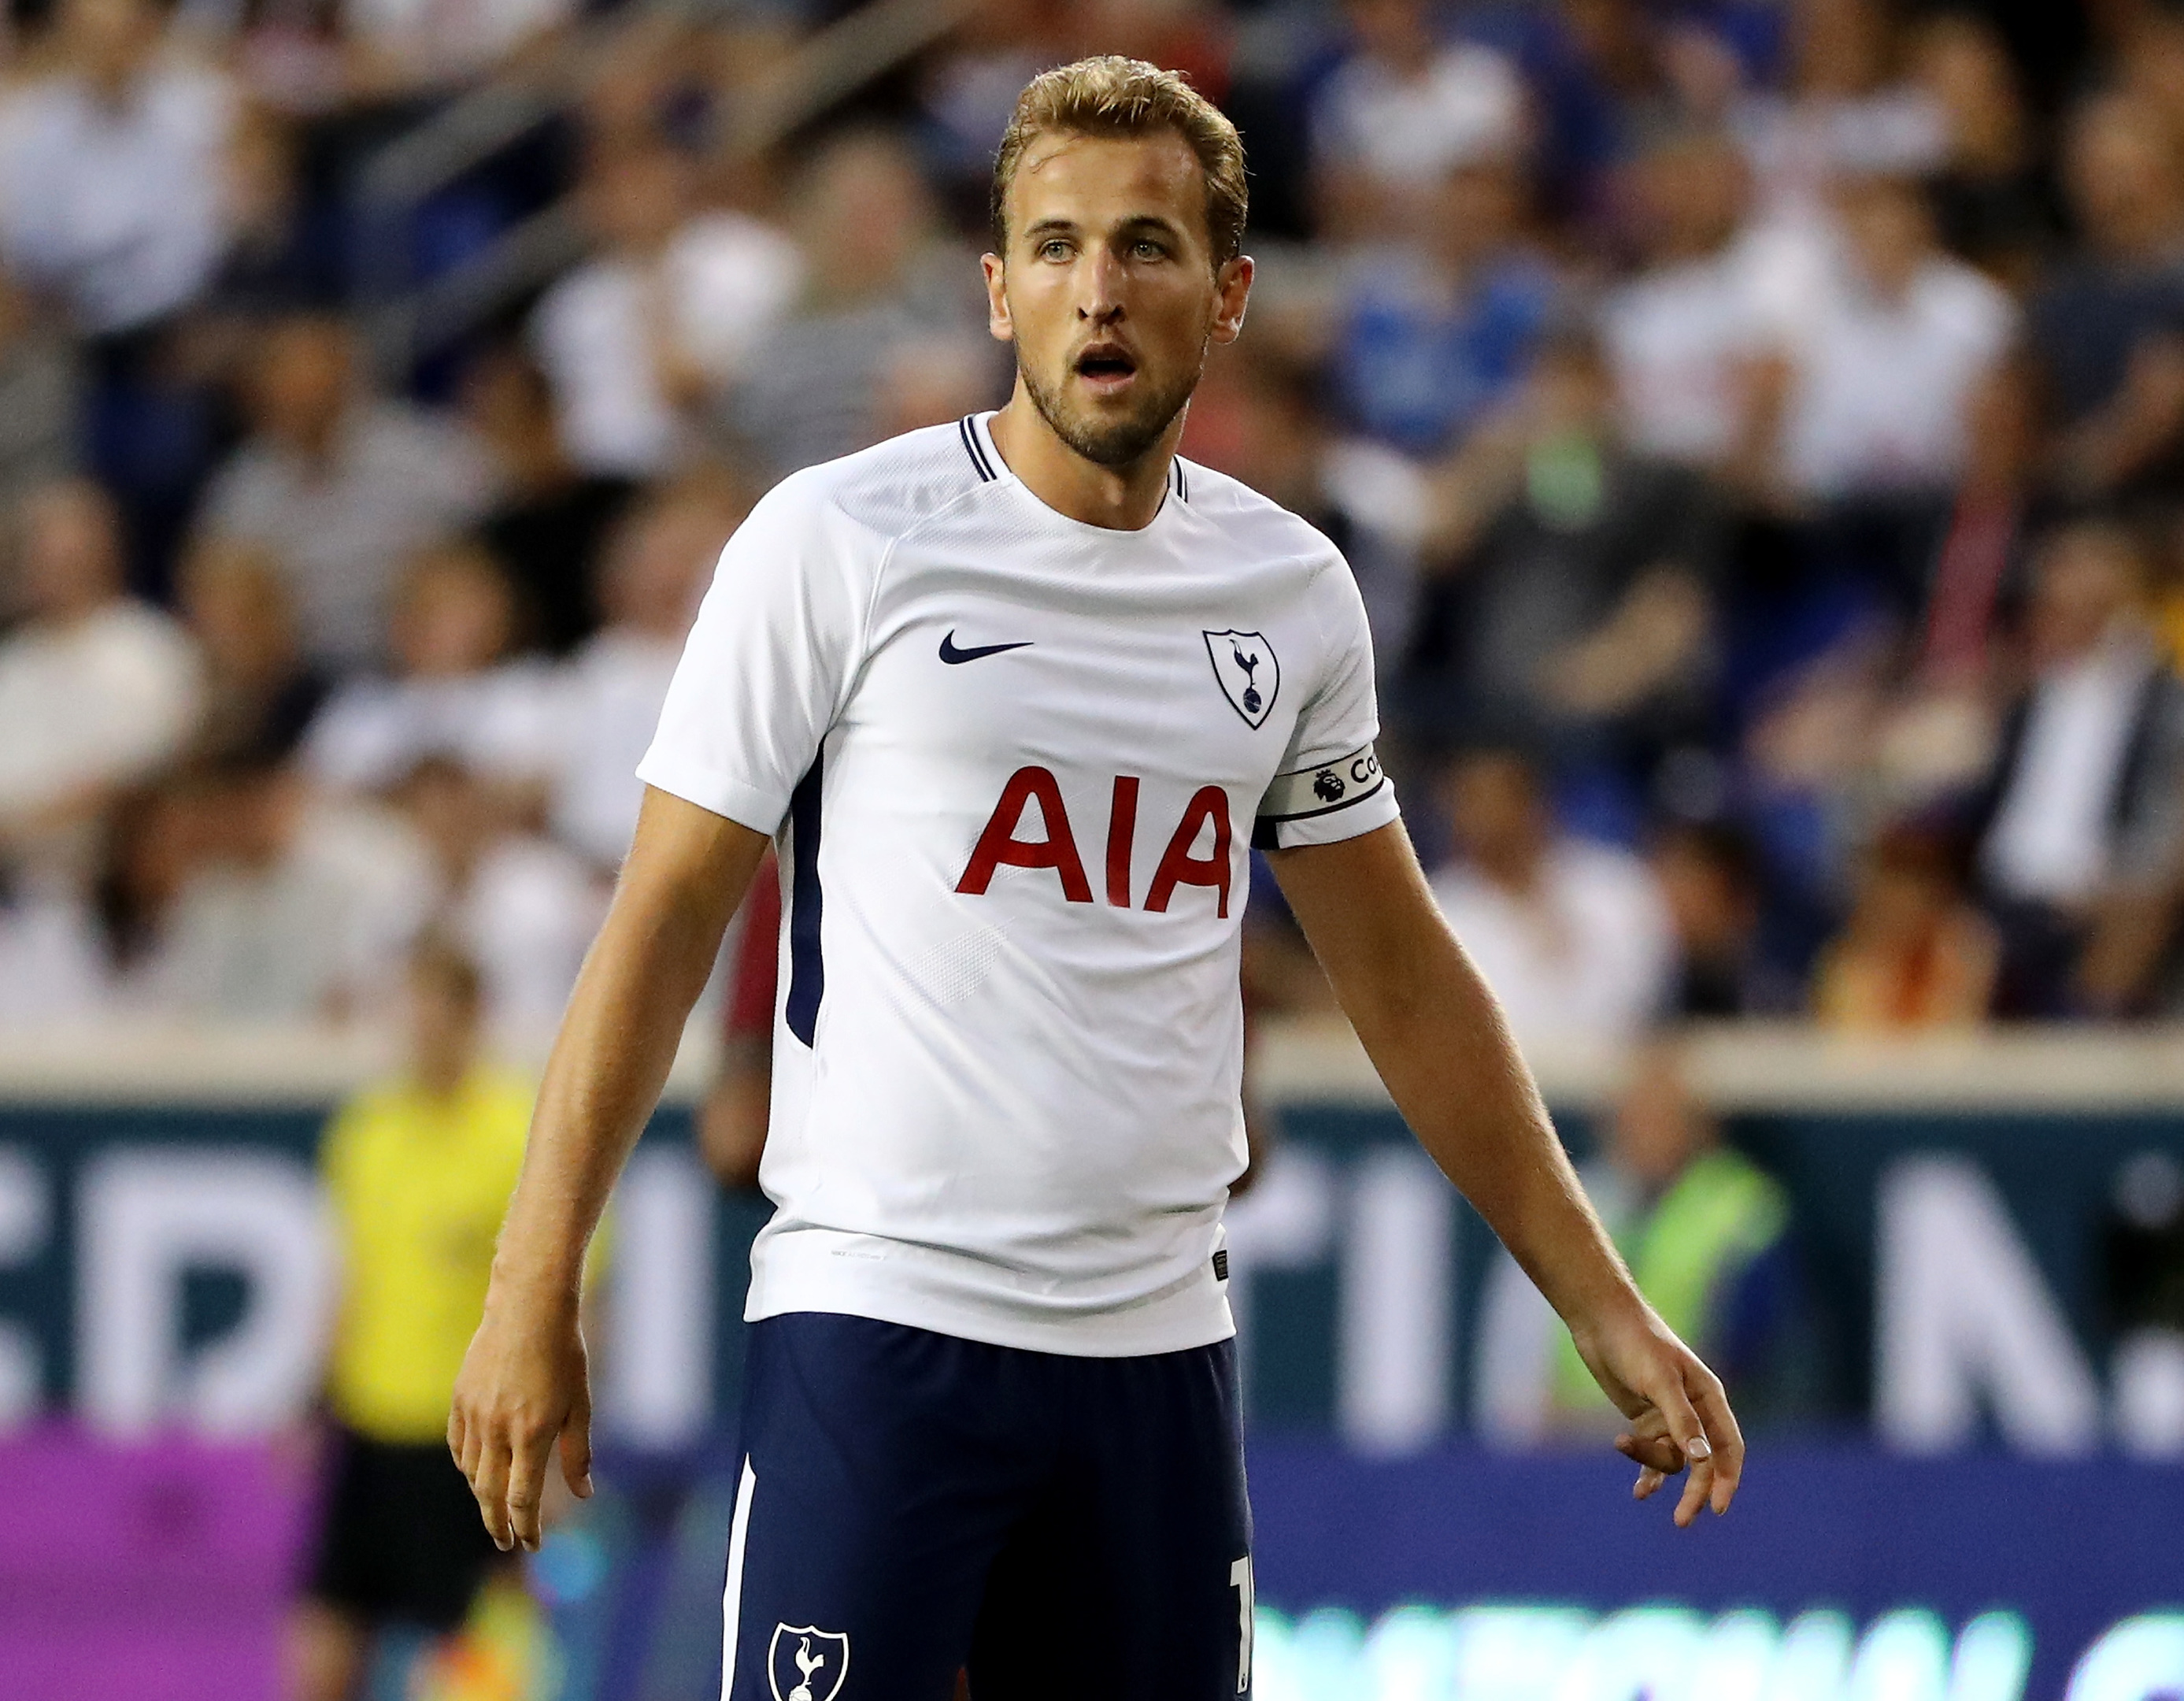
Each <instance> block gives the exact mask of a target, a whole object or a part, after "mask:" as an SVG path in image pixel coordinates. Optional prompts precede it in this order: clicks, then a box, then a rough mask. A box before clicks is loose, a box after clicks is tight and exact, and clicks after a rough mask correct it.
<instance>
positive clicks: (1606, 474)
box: [1404, 334, 1721, 779]
mask: <svg viewBox="0 0 2184 1701" xmlns="http://www.w3.org/2000/svg"><path fill="white" fill-rule="evenodd" d="M1443 484H1444V487H1445V489H1446V493H1447V514H1448V519H1447V521H1446V526H1445V527H1444V533H1445V535H1444V537H1443V538H1442V540H1441V544H1440V547H1441V549H1443V550H1445V551H1446V557H1447V559H1448V563H1449V564H1448V566H1446V569H1445V570H1444V571H1443V572H1441V573H1440V574H1439V575H1438V576H1437V577H1435V578H1434V579H1433V580H1432V581H1431V582H1429V585H1428V587H1427V591H1426V600H1425V608H1424V613H1423V616H1422V618H1421V621H1420V624H1419V628H1418V636H1417V639H1416V642H1415V644H1414V648H1413V651H1412V672H1411V675H1410V678H1408V679H1407V681H1406V682H1405V693H1404V695H1405V700H1406V702H1407V705H1408V706H1409V708H1410V709H1411V711H1412V713H1414V714H1415V715H1416V716H1417V717H1418V718H1419V719H1420V721H1421V722H1422V723H1423V724H1424V726H1426V727H1428V728H1431V729H1433V730H1435V731H1438V732H1439V733H1441V734H1442V735H1443V736H1444V737H1455V738H1457V739H1482V738H1484V739H1516V740H1518V741H1519V742H1522V743H1526V744H1531V745H1540V746H1542V747H1544V748H1546V749H1548V750H1552V752H1553V754H1554V755H1555V756H1557V759H1558V760H1559V761H1562V762H1563V763H1566V764H1567V763H1573V762H1575V763H1584V764H1587V765H1592V766H1597V767H1602V768H1603V769H1604V770H1605V771H1607V772H1613V773H1614V774H1617V775H1619V776H1625V777H1629V778H1637V779H1642V778H1644V777H1645V776H1646V775H1647V774H1648V773H1650V771H1651V768H1652V765H1653V764H1654V763H1655V762H1656V761H1658V757H1659V756H1660V754H1661V753H1662V752H1663V750H1666V749H1668V748H1669V746H1670V745H1673V744H1674V743H1675V742H1676V741H1677V740H1679V739H1684V738H1686V737H1696V736H1697V733H1698V730H1699V727H1700V722H1701V719H1702V714H1703V711H1704V709H1705V707H1706V705H1707V698H1706V685H1707V661H1708V656H1707V650H1708V640H1709V637H1710V634H1711V628H1712V625H1713V607H1712V601H1711V586H1712V583H1713V579H1714V577H1715V576H1716V572H1717V568H1718V565H1719V555H1720V550H1721V538H1720V535H1719V533H1720V527H1719V516H1718V514H1717V512H1716V511H1715V506H1714V504H1713V502H1712V501H1711V500H1710V499H1709V494H1708V490H1707V488H1706V487H1705V486H1704V485H1703V483H1702V482H1700V481H1699V480H1698V479H1697V477H1695V476H1694V475H1693V474H1691V472H1690V471H1686V470H1685V469H1683V468H1680V467H1677V466H1673V465H1671V464H1670V463H1668V462H1665V461H1661V460H1652V459H1649V458H1646V457H1644V456H1641V455H1633V454H1631V453H1630V451H1629V450H1628V449H1626V448H1625V447H1624V444H1623V443H1622V441H1621V440H1620V438H1619V433H1618V432H1617V431H1616V429H1615V426H1614V422H1613V384H1612V378H1611V375H1610V372H1609V370H1608V368H1607V364H1606V362H1605V360H1604V359H1603V357H1602V353H1601V351H1600V349H1599V347H1598V345H1597V344H1596V343H1594V342H1593V341H1592V339H1591V338H1590V337H1585V336H1582V335H1576V334H1563V335H1558V336H1557V337H1553V338H1552V339H1551V340H1550V341H1549V342H1548V343H1546V344H1545V345H1544V346H1543V347H1542V348H1541V351H1540V354H1539V356H1538V358H1537V360H1536V361H1535V363H1534V365H1533V368H1532V370H1531V372H1530V374H1529V376H1528V377H1527V378H1526V380H1525V383H1524V389H1523V392H1522V393H1521V395H1520V396H1519V398H1518V402H1517V404H1516V405H1515V407H1514V408H1513V410H1512V411H1511V413H1510V415H1509V416H1508V417H1507V418H1506V419H1505V420H1503V421H1500V422H1498V423H1497V424H1496V426H1494V427H1488V428H1486V429H1485V430H1483V431H1482V432H1480V434H1479V436H1478V437H1477V438H1474V442H1473V443H1472V445H1471V447H1470V448H1469V449H1467V450H1466V452H1465V453H1464V454H1463V455H1460V456H1458V457H1457V459H1456V460H1455V461H1454V462H1453V463H1451V466H1449V468H1448V469H1447V470H1446V474H1445V476H1444V478H1443Z"/></svg>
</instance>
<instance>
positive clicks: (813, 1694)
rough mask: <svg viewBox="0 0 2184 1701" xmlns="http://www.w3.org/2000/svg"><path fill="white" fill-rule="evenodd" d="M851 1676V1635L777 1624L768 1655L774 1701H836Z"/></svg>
mask: <svg viewBox="0 0 2184 1701" xmlns="http://www.w3.org/2000/svg"><path fill="white" fill-rule="evenodd" d="M849 1675H850V1633H849V1632H848V1631H841V1630H819V1629H816V1628H815V1627H814V1626H811V1625H808V1624H804V1625H797V1624H777V1625H776V1626H774V1627H773V1641H772V1643H771V1644H770V1645H769V1646H768V1647H767V1648H766V1683H767V1685H768V1686H769V1687H771V1688H772V1691H773V1701H834V1698H835V1697H836V1696H837V1695H839V1694H840V1693H842V1681H843V1679H844V1678H846V1677H847V1676H849Z"/></svg>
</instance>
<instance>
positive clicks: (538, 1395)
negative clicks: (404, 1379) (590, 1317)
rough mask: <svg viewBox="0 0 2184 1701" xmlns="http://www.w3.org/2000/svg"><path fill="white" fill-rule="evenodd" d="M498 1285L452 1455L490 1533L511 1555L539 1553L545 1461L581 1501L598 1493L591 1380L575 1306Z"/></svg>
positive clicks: (466, 1386)
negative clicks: (552, 1457)
mask: <svg viewBox="0 0 2184 1701" xmlns="http://www.w3.org/2000/svg"><path fill="white" fill-rule="evenodd" d="M501 1290H502V1285H501V1283H500V1282H499V1281H498V1280H496V1281H495V1282H494V1284H493V1291H492V1292H490V1293H488V1294H487V1297H486V1303H485V1319H484V1320H483V1321H482V1323H480V1324H479V1325H478V1330H477V1333H476V1335H474V1336H471V1345H470V1351H469V1352H466V1353H465V1354H464V1355H463V1368H462V1370H461V1372H460V1375H457V1376H456V1378H455V1398H454V1409H453V1411H452V1412H450V1413H449V1414H448V1450H449V1451H450V1452H451V1453H454V1456H455V1463H456V1464H459V1465H460V1466H461V1467H462V1471H463V1475H465V1477H467V1478H468V1479H469V1480H470V1485H471V1493H472V1494H474V1495H476V1497H477V1503H478V1513H479V1515H480V1516H481V1517H482V1518H483V1519H484V1520H485V1527H486V1531H487V1533H488V1534H489V1535H491V1536H492V1537H493V1542H494V1545H495V1546H497V1547H498V1548H499V1549H500V1550H501V1552H503V1553H508V1552H510V1550H511V1549H513V1548H517V1547H521V1548H522V1549H523V1550H524V1551H525V1552H526V1553H537V1552H538V1540H539V1524H540V1520H539V1504H540V1503H541V1501H543V1498H544V1497H545V1492H546V1470H547V1455H548V1454H549V1453H551V1452H553V1451H554V1445H555V1443H556V1442H559V1443H560V1455H561V1475H562V1476H563V1477H564V1478H565V1479H566V1481H567V1482H568V1485H569V1489H570V1492H571V1493H573V1494H575V1495H576V1496H577V1497H578V1498H579V1499H585V1498H588V1497H590V1495H591V1492H592V1396H591V1376H590V1372H589V1369H588V1366H587V1364H586V1360H585V1356H584V1338H583V1335H582V1330H580V1329H579V1328H578V1326H577V1298H576V1296H575V1295H574V1294H571V1295H568V1296H567V1297H553V1298H541V1297H537V1296H534V1295H529V1294H524V1293H521V1292H520V1291H517V1292H504V1291H501Z"/></svg>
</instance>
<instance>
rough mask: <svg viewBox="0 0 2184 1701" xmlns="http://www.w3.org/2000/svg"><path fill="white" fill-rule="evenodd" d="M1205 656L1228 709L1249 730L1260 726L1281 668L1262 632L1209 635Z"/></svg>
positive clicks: (1277, 689) (1276, 689)
mask: <svg viewBox="0 0 2184 1701" xmlns="http://www.w3.org/2000/svg"><path fill="white" fill-rule="evenodd" d="M1205 636H1206V655H1207V656H1208V657H1209V658H1210V659H1211V660H1212V663H1213V677H1214V678H1216V679H1217V680H1219V681H1220V682H1221V692H1222V694H1223V696H1225V697H1227V698H1228V700H1229V707H1230V708H1232V709H1234V711H1236V712H1237V713H1238V714H1240V715H1241V716H1242V717H1244V723H1245V725H1246V726H1250V727H1259V726H1263V725H1264V724H1265V723H1266V719H1267V717H1268V716H1269V715H1271V714H1273V711H1274V699H1275V697H1276V696H1278V695H1279V694H1280V692H1281V689H1282V664H1281V661H1279V658H1278V657H1276V655H1274V646H1273V644H1269V643H1268V642H1267V635H1266V633H1263V632H1209V633H1206V635H1205Z"/></svg>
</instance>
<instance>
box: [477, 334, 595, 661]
mask: <svg viewBox="0 0 2184 1701" xmlns="http://www.w3.org/2000/svg"><path fill="white" fill-rule="evenodd" d="M463 411H464V415H465V418H466V419H467V420H468V421H469V424H470V427H471V430H472V431H473V432H475V433H476V436H477V439H478V441H479V442H480V443H482V444H483V445H484V446H485V449H486V451H487V454H488V455H491V456H492V457H493V465H494V467H495V470H496V471H498V472H499V475H500V500H499V504H498V505H496V506H495V507H494V509H493V511H492V512H491V513H490V514H488V515H487V516H486V517H485V520H484V521H483V522H482V523H481V524H480V526H479V527H478V532H477V535H478V539H479V541H480V542H481V543H482V544H484V545H485V546H486V548H487V549H489V550H491V551H492V552H493V556H494V558H495V559H496V560H499V562H500V564H501V566H503V567H504V568H505V569H506V570H507V572H508V575H509V577H510V579H511V580H513V581H514V583H515V588H516V594H517V597H518V599H519V600H520V602H521V615H522V618H521V625H522V628H523V633H524V637H525V639H526V641H527V643H528V644H535V645H536V646H537V647H538V648H540V649H543V650H546V651H547V652H548V653H549V655H567V654H568V653H569V652H570V651H571V650H573V649H575V648H576V647H577V644H580V643H581V642H582V641H583V639H585V638H587V637H588V636H589V635H590V634H591V633H592V631H593V628H594V627H597V626H598V625H599V609H598V607H597V606H596V605H595V603H594V601H593V595H592V579H593V572H594V571H595V569H596V566H597V563H598V561H599V555H600V551H601V549H603V548H604V544H605V541H606V538H607V536H608V534H609V533H610V530H611V529H612V527H613V526H614V525H615V522H616V520H617V519H618V518H619V517H620V516H621V512H622V510H623V509H624V507H625V506H627V504H628V501H629V498H630V494H631V491H632V488H633V487H632V484H631V483H630V482H629V481H628V480H627V479H625V478H619V477H606V476H604V475H601V474H598V473H588V472H585V471H582V470H581V469H580V468H579V467H578V466H577V464H576V462H575V461H573V460H571V459H570V458H569V455H568V452H567V450H566V449H565V446H564V445H563V443H562V441H561V433H560V426H559V424H558V422H557V421H556V419H555V417H554V394H553V388H552V387H551V386H550V385H549V383H548V382H547V380H546V376H545V374H544V373H543V372H542V371H540V370H539V369H538V366H537V365H533V364H532V361H531V360H530V359H529V358H528V356H526V354H523V353H521V351H520V350H518V349H514V348H502V349H496V350H493V351H492V352H490V353H488V354H485V355H484V356H482V357H481V358H480V359H479V360H476V361H475V362H474V363H473V364H472V365H471V369H470V371H468V373H467V374H466V375H465V378H464V382H463Z"/></svg>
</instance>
